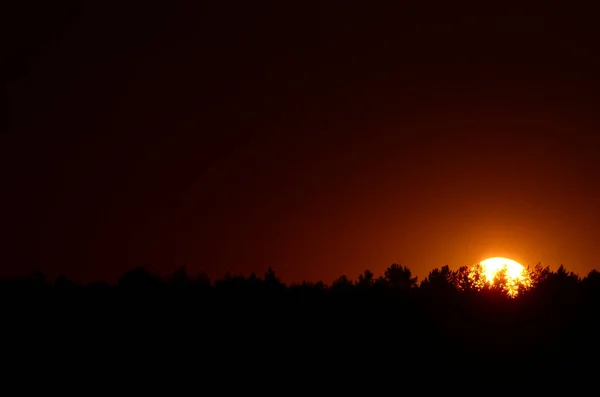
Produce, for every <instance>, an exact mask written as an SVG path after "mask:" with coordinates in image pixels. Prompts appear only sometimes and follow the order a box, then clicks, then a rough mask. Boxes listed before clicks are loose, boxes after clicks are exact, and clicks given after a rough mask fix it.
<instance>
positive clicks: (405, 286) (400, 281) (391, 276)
mask: <svg viewBox="0 0 600 397" xmlns="http://www.w3.org/2000/svg"><path fill="white" fill-rule="evenodd" d="M383 276H384V279H385V281H386V283H387V285H388V286H389V287H390V288H392V289H396V290H402V291H408V290H411V289H413V288H415V287H416V286H417V277H413V276H412V272H411V271H410V269H409V268H408V267H406V266H401V265H398V264H396V263H394V264H392V265H391V266H390V267H388V268H387V269H385V273H384V275H383Z"/></svg>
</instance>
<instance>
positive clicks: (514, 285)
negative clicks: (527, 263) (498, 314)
mask: <svg viewBox="0 0 600 397" xmlns="http://www.w3.org/2000/svg"><path fill="white" fill-rule="evenodd" d="M479 264H480V266H481V269H480V271H481V273H482V276H483V277H484V278H485V281H486V282H487V283H488V284H490V285H492V284H493V283H494V279H495V277H496V276H497V275H498V273H499V272H500V271H501V270H504V269H506V289H507V293H508V294H509V295H511V296H516V295H517V294H518V293H519V289H520V287H523V286H525V287H527V286H529V284H530V279H529V275H528V274H527V270H526V269H525V267H524V266H523V265H521V264H520V263H519V262H516V261H514V260H512V259H508V258H500V257H494V258H488V259H485V260H483V261H481V262H480V263H479Z"/></svg>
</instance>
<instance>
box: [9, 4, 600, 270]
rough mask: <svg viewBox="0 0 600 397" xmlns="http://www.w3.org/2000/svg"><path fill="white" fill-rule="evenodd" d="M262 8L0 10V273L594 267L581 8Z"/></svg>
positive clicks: (592, 169) (593, 160)
mask: <svg viewBox="0 0 600 397" xmlns="http://www.w3.org/2000/svg"><path fill="white" fill-rule="evenodd" d="M245 3H248V4H245ZM258 3H260V2H243V3H242V2H239V4H236V3H230V4H225V2H220V1H215V2H204V3H203V4H204V5H202V6H199V5H195V6H192V5H170V6H168V7H167V8H159V7H158V6H153V5H148V4H144V3H140V5H139V6H136V7H134V6H123V5H119V6H118V7H117V6H111V5H107V4H106V3H104V4H98V5H95V6H91V5H86V6H83V5H81V4H77V3H75V2H73V3H72V4H69V5H65V6H61V7H57V6H55V5H52V6H50V5H48V6H41V5H38V4H36V5H35V7H38V8H35V7H34V6H28V5H22V6H19V8H18V9H13V10H11V11H10V12H5V13H3V14H4V17H5V18H6V19H7V21H5V22H6V23H4V24H3V29H4V30H5V32H3V36H4V37H7V39H5V40H4V41H5V42H3V47H4V48H5V51H4V53H5V54H6V55H7V56H6V59H7V60H8V61H7V62H4V61H3V62H4V66H3V68H4V69H5V72H4V73H3V76H4V78H3V86H4V90H3V92H4V95H3V98H4V101H5V102H4V104H3V108H4V109H5V110H6V112H5V114H6V116H7V117H3V119H4V120H3V123H2V135H1V136H0V155H1V164H0V166H1V170H0V176H1V178H2V181H3V182H2V183H3V193H2V198H1V200H2V201H1V203H2V206H1V208H0V211H1V212H0V216H1V219H2V220H1V223H0V232H1V235H2V240H1V241H0V249H1V252H2V260H0V266H1V268H0V271H1V272H2V273H3V274H16V273H24V272H28V271H30V270H32V269H34V268H39V269H41V270H42V271H44V272H46V273H48V274H49V275H51V276H55V275H56V274H58V273H61V272H64V273H66V274H67V275H68V276H70V277H73V278H76V279H79V280H91V279H109V280H114V279H115V278H116V277H117V276H118V275H120V273H122V272H123V271H124V270H127V269H129V268H131V267H133V266H137V265H143V266H148V267H150V268H151V269H152V270H156V271H160V272H168V271H171V270H173V269H175V268H176V267H179V266H181V265H187V266H188V268H189V269H190V270H191V271H192V272H195V271H199V270H201V269H203V270H205V271H207V272H208V273H209V274H210V275H212V276H222V275H223V274H224V273H225V271H227V270H230V271H232V272H241V273H244V274H248V273H249V272H250V271H257V272H259V273H262V272H264V271H265V269H266V268H267V266H269V265H271V266H273V267H274V268H275V269H276V271H277V272H278V273H279V274H280V275H281V276H282V277H283V278H284V280H285V281H298V280H301V279H311V280H315V279H324V280H325V281H331V279H333V278H334V277H336V276H338V275H340V274H342V273H345V274H347V275H348V276H351V277H353V278H354V277H356V276H357V275H358V274H359V273H360V272H362V270H364V269H365V268H370V269H372V270H374V271H375V272H376V273H380V272H381V271H383V269H385V267H387V266H389V265H390V264H392V263H400V264H403V265H407V266H409V267H410V268H411V269H412V270H413V271H414V272H415V273H416V274H417V275H418V276H419V277H420V278H422V277H423V276H425V275H426V274H427V272H428V271H429V270H430V269H432V268H434V267H439V266H442V265H444V264H449V265H451V266H452V267H456V266H459V265H464V264H472V263H474V262H476V261H478V260H481V259H484V258H486V257H489V256H508V257H510V258H513V259H515V260H518V261H520V262H522V263H524V264H534V263H536V262H538V261H542V262H543V263H546V264H549V265H551V266H557V265H559V264H561V263H563V264H565V265H566V266H567V268H569V269H571V270H573V271H575V272H578V273H580V274H581V275H584V274H586V273H587V272H588V271H589V270H590V269H592V268H594V267H597V263H596V257H597V255H598V253H599V252H598V248H597V241H598V238H599V237H600V213H599V210H598V205H597V203H598V202H600V188H599V187H598V175H599V171H600V160H599V158H598V157H599V154H600V150H599V149H600V146H599V145H600V138H598V137H597V135H598V134H597V131H598V125H599V123H600V115H599V112H598V109H599V107H598V105H599V104H600V101H599V99H600V95H599V91H598V88H599V87H600V80H599V77H598V76H599V75H598V70H600V51H599V48H598V44H597V43H598V42H599V41H598V38H599V34H598V27H597V23H596V21H595V18H594V14H593V13H590V12H588V11H584V10H580V11H578V13H575V12H573V11H571V10H566V9H563V8H560V7H556V8H552V7H549V6H546V8H545V7H530V8H528V7H526V6H525V5H523V4H522V3H521V4H520V5H519V8H518V9H509V8H494V7H491V6H486V7H488V8H487V9H478V8H476V7H474V6H473V5H467V6H465V7H459V6H456V5H453V6H452V8H448V7H447V6H441V5H435V4H433V5H432V4H428V5H427V6H425V5H423V6H422V7H421V8H422V9H420V8H416V7H412V8H411V7H404V8H403V7H400V6H393V7H392V6H378V7H375V6H374V5H372V4H370V3H373V2H364V3H361V4H359V3H356V2H337V3H335V4H334V3H333V2H330V3H328V4H329V5H322V4H321V5H311V4H310V2H298V3H297V5H296V6H292V5H290V4H291V3H290V2H273V3H272V4H264V5H263V4H261V5H258ZM282 3H285V4H286V5H282ZM65 4H66V3H65ZM172 4H175V3H172ZM277 4H279V5H277ZM369 4H370V5H369ZM39 7H43V9H40V8H39ZM444 7H445V8H444Z"/></svg>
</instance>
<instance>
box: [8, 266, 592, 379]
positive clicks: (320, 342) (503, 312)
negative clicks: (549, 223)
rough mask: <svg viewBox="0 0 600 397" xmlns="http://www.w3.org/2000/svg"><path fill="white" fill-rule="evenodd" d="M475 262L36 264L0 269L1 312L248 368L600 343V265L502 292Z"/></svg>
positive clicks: (522, 359) (51, 333)
mask: <svg viewBox="0 0 600 397" xmlns="http://www.w3.org/2000/svg"><path fill="white" fill-rule="evenodd" d="M480 270H481V269H479V268H478V267H474V268H467V267H462V268H459V269H457V270H452V269H450V268H449V267H447V266H444V267H442V268H438V269H434V270H432V271H431V272H430V273H429V274H428V276H427V277H426V278H424V279H423V280H422V281H420V282H419V280H418V279H417V277H415V276H414V275H413V274H412V272H411V270H410V269H409V268H407V267H405V266H401V265H397V264H394V265H391V266H390V267H388V268H387V269H386V270H385V271H384V272H383V274H381V275H380V276H376V275H375V274H374V273H373V272H371V271H369V270H365V271H364V272H363V273H362V274H360V275H358V277H357V278H356V279H350V278H348V277H346V276H341V277H339V278H337V279H336V280H335V281H334V282H332V283H331V284H329V285H328V284H325V283H323V282H303V283H300V284H292V285H286V284H285V283H283V282H282V281H281V280H280V279H279V278H278V277H277V274H276V273H275V272H274V271H273V269H269V270H268V271H267V272H266V273H265V274H264V275H262V276H258V275H256V274H251V275H248V276H241V275H233V274H227V275H226V276H225V277H223V278H221V279H217V280H212V281H211V280H210V279H209V278H208V277H206V276H205V275H203V274H200V275H195V276H192V275H189V274H188V273H187V272H186V271H185V269H183V268H182V269H179V270H177V271H175V272H173V273H172V274H170V275H168V276H165V277H161V276H159V275H157V274H154V273H152V272H149V271H147V270H146V269H144V268H136V269H133V270H131V271H129V272H126V273H125V274H123V276H122V277H121V278H120V279H119V281H118V282H117V283H115V284H108V283H91V284H87V285H80V284H77V283H74V282H72V281H70V280H68V279H67V278H65V277H58V278H57V279H56V280H54V281H53V282H50V281H49V280H48V279H47V278H45V277H44V275H43V274H41V273H37V274H33V275H31V276H29V277H24V278H18V279H2V280H0V312H1V313H2V320H3V322H2V324H3V333H4V335H5V339H4V340H7V341H16V340H23V338H25V339H26V340H27V341H28V342H27V343H29V344H31V343H32V342H31V341H35V346H36V348H40V349H41V348H42V347H40V346H48V345H50V346H56V345H57V344H58V345H59V346H61V348H64V349H66V347H65V346H69V347H71V348H73V349H76V350H77V349H81V348H82V347H81V346H85V348H86V349H94V351H95V353H94V354H98V355H102V354H105V351H104V350H106V351H113V350H111V349H114V348H115V346H120V347H119V348H120V349H123V350H120V352H122V351H127V352H130V351H135V352H136V354H138V355H139V357H145V355H148V354H150V355H151V356H152V357H156V356H158V355H163V354H166V355H171V356H172V355H177V356H178V357H179V356H186V357H189V356H193V357H202V360H203V361H202V362H207V363H211V364H210V365H211V366H216V365H217V364H219V363H220V364H219V365H223V366H224V367H223V368H227V369H226V370H223V371H234V370H233V369H232V368H234V367H236V365H238V364H239V363H240V362H247V360H248V357H250V358H252V359H253V360H258V361H260V364H258V361H257V362H256V363H254V364H252V363H249V364H248V363H247V364H245V365H246V366H244V367H243V368H242V367H240V368H237V367H236V368H237V370H236V371H238V370H239V371H242V372H244V371H245V372H248V373H250V372H252V371H258V372H260V373H264V371H266V370H267V369H266V368H268V370H269V371H283V370H284V369H285V368H287V367H286V366H289V365H295V366H300V365H304V364H301V363H302V362H305V361H306V362H310V364H307V365H310V366H311V370H316V368H321V369H322V370H323V371H326V372H327V371H328V368H329V367H330V366H332V365H334V366H336V367H339V368H342V367H344V368H346V369H347V370H351V369H352V368H361V370H365V371H366V370H368V368H367V367H368V366H372V365H383V364H382V363H383V362H387V361H386V360H396V361H395V363H396V364H395V365H397V366H403V368H405V369H406V368H407V367H410V368H418V365H417V364H419V363H427V364H426V365H427V366H428V367H427V368H429V369H423V370H430V369H436V368H437V370H445V371H447V370H448V369H449V368H450V369H451V368H455V367H456V365H457V364H456V362H457V360H458V361H459V362H463V363H467V364H468V365H472V366H486V365H492V364H494V365H496V364H498V363H500V364H501V365H507V366H510V368H511V369H514V371H517V370H519V369H521V370H524V371H525V370H530V369H531V368H538V369H539V368H542V367H543V368H547V369H548V370H552V371H556V370H557V369H562V370H564V371H566V370H569V369H573V368H574V367H573V366H574V363H578V362H586V360H588V359H589V358H590V357H595V355H596V354H598V353H600V342H599V338H598V335H600V321H599V320H600V273H599V272H597V271H595V270H593V271H591V272H590V273H589V274H587V275H586V276H585V277H583V278H581V277H580V276H578V275H577V274H574V273H572V272H569V271H567V270H566V269H565V268H564V267H562V266H561V267H560V268H558V269H557V270H556V271H552V270H551V269H550V268H548V267H543V266H541V265H539V264H538V265H537V266H535V267H533V268H531V269H528V270H527V277H528V280H529V281H528V282H526V283H522V285H520V286H518V288H520V289H519V291H518V294H516V295H514V294H513V295H511V294H509V293H508V292H509V291H508V290H509V288H513V287H514V285H508V282H507V278H506V277H505V276H506V275H505V274H503V272H500V273H499V274H498V275H497V276H496V278H495V279H494V280H493V282H492V283H488V282H485V280H484V279H483V274H482V273H481V271H480ZM7 335H12V336H7ZM11 338H12V339H11ZM11 346H17V347H18V348H19V349H21V347H19V346H23V345H22V344H17V343H12V344H9V346H8V348H10V347H11ZM86 351H87V350H86ZM17 353H18V352H17ZM61 354H62V353H61ZM86 354H91V353H86ZM115 354H116V353H115ZM128 354H130V353H128ZM131 354H133V353H131ZM257 357H259V358H260V360H259V359H258V358H257ZM171 359H173V358H172V357H171ZM244 360H246V361H244ZM253 362H254V361H253ZM332 363H335V364H332ZM419 365H420V364H419ZM348 366H349V367H348ZM350 367H351V368H350ZM211 368H212V367H211ZM507 368H508V367H507ZM236 373H237V372H236ZM273 373H275V372H273Z"/></svg>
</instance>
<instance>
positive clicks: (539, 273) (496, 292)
mask: <svg viewBox="0 0 600 397" xmlns="http://www.w3.org/2000/svg"><path fill="white" fill-rule="evenodd" d="M83 290H89V291H97V292H102V291H123V292H126V291H134V292H136V293H144V292H158V291H163V290H164V291H178V292H182V291H192V290H197V291H205V292H208V291H215V292H222V293H225V294H227V293H231V294H236V295H237V294H239V293H242V294H248V296H250V295H251V294H252V293H254V292H260V291H263V292H272V293H283V292H285V291H287V292H295V291H298V292H299V291H302V292H312V293H315V294H329V295H330V294H332V293H349V292H351V291H355V292H367V291H371V292H380V293H383V292H385V293H391V294H393V295H396V296H412V297H417V296H421V297H427V296H435V295H440V296H442V295H444V296H445V295H448V294H462V295H468V296H473V295H474V294H477V295H481V296H486V295H487V296H490V297H491V296H493V297H496V298H498V297H505V298H516V299H521V300H523V299H525V297H527V296H528V295H538V294H540V293H543V294H547V293H552V295H556V296H557V297H563V298H566V297H567V296H572V295H573V294H583V295H585V296H587V297H591V296H592V295H594V294H595V293H596V292H597V291H599V290H600V272H598V271H597V270H595V269H594V270H592V271H590V272H589V273H588V274H587V275H586V276H585V277H583V278H582V277H580V276H579V275H578V274H575V273H573V272H570V271H568V270H567V269H566V268H565V267H564V266H562V265H561V266H560V267H559V268H558V269H557V270H556V271H552V270H551V269H550V267H549V266H545V267H544V266H542V265H541V264H539V263H538V264H537V265H535V266H534V267H533V268H529V267H528V268H526V269H525V270H524V277H523V279H522V280H511V279H509V278H508V277H507V276H506V269H504V270H501V271H499V272H498V273H497V274H496V276H495V278H494V280H492V281H491V282H488V280H486V278H485V275H484V274H483V271H482V268H481V266H479V265H476V266H473V267H467V266H463V267H460V268H459V269H457V270H452V269H450V267H449V266H443V267H441V268H436V269H433V270H432V271H430V272H429V274H428V275H427V277H425V278H424V279H423V280H420V281H419V280H418V278H417V277H416V276H413V273H412V271H411V270H410V269H409V268H408V267H406V266H402V265H398V264H393V265H391V266H390V267H388V268H387V269H385V271H384V273H383V274H382V275H380V276H376V275H375V274H374V273H373V272H372V271H370V270H365V271H364V272H363V273H362V274H360V275H358V277H357V278H356V279H351V278H349V277H348V276H346V275H341V276H340V277H338V278H337V279H335V280H334V281H333V282H332V283H330V284H327V283H324V282H323V281H318V282H308V281H305V282H302V283H300V284H291V285H286V284H285V283H283V282H282V281H281V280H280V279H279V277H278V276H277V274H276V273H275V271H274V270H273V269H272V268H269V269H268V270H267V272H266V273H265V274H264V275H262V276H258V275H257V274H256V273H251V274H250V275H248V276H243V275H239V274H231V273H229V272H228V273H226V274H225V276H224V277H223V278H221V279H216V280H211V279H210V278H209V277H208V276H206V275H205V274H204V273H200V274H198V275H190V274H189V273H188V272H187V271H186V268H185V267H182V268H179V269H177V270H176V271H174V272H173V273H171V274H169V275H167V276H165V277H161V276H160V275H159V274H156V273H152V272H150V271H148V270H147V269H145V268H142V267H138V268H135V269H132V270H130V271H128V272H126V273H124V274H123V275H122V276H121V277H120V278H119V281H118V282H117V283H116V284H114V285H113V284H109V283H106V282H92V283H89V284H85V285H83V284H78V283H75V282H73V281H71V280H69V279H68V278H66V277H64V276H62V275H61V276H59V277H57V278H56V279H55V280H54V281H53V282H52V281H50V280H48V278H47V277H46V276H45V275H44V274H43V273H40V272H35V273H33V274H31V275H29V276H27V277H21V278H2V279H0V291H1V292H3V293H7V292H19V291H27V292H32V291H83ZM515 290H516V293H515V292H514V291H515ZM511 292H513V293H511Z"/></svg>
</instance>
